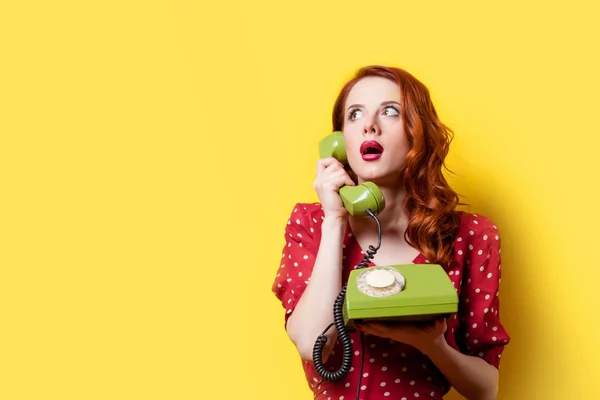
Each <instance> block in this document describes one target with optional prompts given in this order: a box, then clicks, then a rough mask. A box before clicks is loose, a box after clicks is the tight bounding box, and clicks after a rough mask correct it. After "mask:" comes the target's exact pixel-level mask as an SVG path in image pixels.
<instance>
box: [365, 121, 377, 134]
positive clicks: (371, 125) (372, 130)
mask: <svg viewBox="0 0 600 400" xmlns="http://www.w3.org/2000/svg"><path fill="white" fill-rule="evenodd" d="M380 134H381V129H380V128H379V125H378V124H377V122H375V121H374V120H372V119H370V120H368V121H367V122H365V126H363V135H380Z"/></svg>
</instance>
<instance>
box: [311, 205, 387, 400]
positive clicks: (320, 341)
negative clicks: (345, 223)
mask: <svg viewBox="0 0 600 400" xmlns="http://www.w3.org/2000/svg"><path fill="white" fill-rule="evenodd" d="M366 212H367V214H368V215H369V216H370V217H371V218H373V219H374V220H375V222H376V223H377V246H376V247H374V246H372V245H370V246H369V248H368V249H367V251H366V252H365V256H364V257H363V259H362V261H361V262H360V263H359V264H358V265H357V266H356V269H361V268H367V267H368V266H369V265H368V263H369V262H370V261H371V260H372V259H373V257H375V254H376V253H377V251H378V250H379V248H380V247H381V224H380V223H379V219H377V216H376V215H375V214H374V213H373V212H372V211H371V210H370V209H367V210H366ZM347 288H348V284H345V285H344V286H343V288H342V290H341V291H340V293H339V294H338V296H337V298H336V299H335V302H334V304H333V323H331V324H330V325H329V326H328V327H327V328H326V329H325V330H324V331H323V332H322V333H321V334H320V335H319V337H318V338H317V340H316V342H315V346H314V348H313V364H314V367H315V370H316V372H317V373H318V374H319V376H321V378H323V379H324V380H328V381H337V380H339V379H341V378H343V377H345V376H346V375H347V374H348V373H349V372H350V368H351V367H352V339H350V335H349V334H348V329H347V328H346V324H345V323H344V300H345V298H346V290H347ZM334 325H335V328H336V330H337V332H338V338H339V340H340V343H341V344H342V348H343V354H342V365H341V367H340V368H339V369H338V370H337V371H328V370H327V369H326V368H325V365H324V364H323V348H324V347H325V344H326V343H327V336H325V334H326V333H327V331H328V330H329V329H330V328H331V327H332V326H334ZM360 336H361V344H362V357H361V365H360V375H359V382H358V388H357V391H356V398H357V399H358V398H359V394H360V387H361V382H362V368H363V364H364V357H365V350H364V340H363V336H362V332H360Z"/></svg>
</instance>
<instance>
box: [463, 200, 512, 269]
mask: <svg viewBox="0 0 600 400" xmlns="http://www.w3.org/2000/svg"><path fill="white" fill-rule="evenodd" d="M500 244H501V240H500V231H499V229H498V227H497V225H496V224H495V223H494V221H493V220H492V219H490V218H488V217H486V216H484V215H481V214H472V213H468V212H461V213H460V226H459V229H458V233H457V234H456V238H455V240H454V259H455V262H456V263H457V264H455V265H457V266H463V267H465V268H468V267H469V265H472V266H477V267H479V268H480V270H481V271H483V270H484V269H486V268H485V266H487V265H488V264H493V263H499V254H500Z"/></svg>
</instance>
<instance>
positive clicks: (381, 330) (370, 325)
mask: <svg viewBox="0 0 600 400" xmlns="http://www.w3.org/2000/svg"><path fill="white" fill-rule="evenodd" d="M359 327H360V329H361V330H363V331H365V332H368V333H370V334H372V335H376V336H385V335H386V333H387V332H388V331H389V329H388V327H387V326H385V325H384V324H380V323H377V322H363V323H361V324H359Z"/></svg>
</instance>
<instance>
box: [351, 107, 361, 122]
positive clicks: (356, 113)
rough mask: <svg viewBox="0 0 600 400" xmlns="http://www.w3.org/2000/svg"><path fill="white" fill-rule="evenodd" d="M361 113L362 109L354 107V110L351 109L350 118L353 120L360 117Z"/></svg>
mask: <svg viewBox="0 0 600 400" xmlns="http://www.w3.org/2000/svg"><path fill="white" fill-rule="evenodd" d="M361 115H362V111H360V110H357V109H354V110H351V111H350V114H349V118H350V119H351V120H354V119H356V118H359V117H360V116H361Z"/></svg>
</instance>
